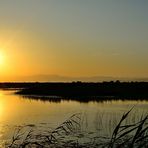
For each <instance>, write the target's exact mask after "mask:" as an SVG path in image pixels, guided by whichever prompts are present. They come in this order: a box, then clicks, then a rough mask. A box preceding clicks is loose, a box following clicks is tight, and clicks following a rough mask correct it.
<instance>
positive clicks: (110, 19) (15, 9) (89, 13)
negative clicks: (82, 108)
mask: <svg viewBox="0 0 148 148" xmlns="http://www.w3.org/2000/svg"><path fill="white" fill-rule="evenodd" d="M147 6H148V2H146V1H144V0H142V1H139V2H138V1H133V0H132V1H130V2H127V1H126V2H120V3H119V2H117V1H113V2H106V1H104V2H103V1H97V0H93V1H91V2H90V1H84V0H82V1H73V2H70V1H68V0H63V2H61V1H59V0H58V1H43V2H41V1H38V0H36V1H34V0H33V1H18V0H15V1H13V3H12V2H11V1H10V2H7V1H1V2H0V20H1V24H0V77H1V78H2V77H6V76H8V77H11V76H14V77H17V76H30V75H38V74H46V75H48V74H49V75H53V74H56V75H62V76H71V77H74V76H77V77H80V76H113V77H147V75H148V68H147V66H148V58H147V55H148V50H147V49H148V42H147V40H148V19H147V13H148V12H147V11H148V10H147ZM4 81H5V80H4Z"/></svg>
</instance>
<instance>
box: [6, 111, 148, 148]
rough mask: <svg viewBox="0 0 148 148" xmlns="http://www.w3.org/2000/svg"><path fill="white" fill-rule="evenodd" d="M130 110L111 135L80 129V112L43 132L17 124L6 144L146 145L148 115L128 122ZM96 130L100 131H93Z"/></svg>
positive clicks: (60, 147) (38, 147) (39, 147)
mask: <svg viewBox="0 0 148 148" xmlns="http://www.w3.org/2000/svg"><path fill="white" fill-rule="evenodd" d="M130 114H131V110H130V111H128V112H126V113H125V114H123V115H122V117H121V119H120V120H119V122H118V123H117V124H116V126H115V128H114V130H113V132H112V134H111V136H110V137H106V136H103V135H102V136H88V134H87V132H86V131H85V132H84V131H83V130H82V126H83V122H82V114H80V113H78V114H74V115H72V116H71V117H70V118H69V119H67V120H66V121H64V122H63V123H62V124H60V125H59V126H58V127H56V128H55V129H52V130H48V129H47V131H46V132H45V131H44V132H40V133H39V134H36V133H35V129H33V128H31V129H30V130H28V131H24V130H23V128H24V127H19V128H18V129H17V130H16V132H15V134H14V136H13V137H12V140H11V141H10V142H8V143H7V144H6V147H9V148H32V147H34V148H56V147H57V148H147V147H148V115H145V116H141V119H140V121H138V122H136V123H132V124H128V123H127V122H126V119H127V118H128V116H130ZM96 132H99V131H96Z"/></svg>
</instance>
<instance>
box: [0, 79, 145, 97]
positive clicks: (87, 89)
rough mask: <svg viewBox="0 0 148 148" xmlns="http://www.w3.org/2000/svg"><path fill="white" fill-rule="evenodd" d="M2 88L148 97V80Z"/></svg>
mask: <svg viewBox="0 0 148 148" xmlns="http://www.w3.org/2000/svg"><path fill="white" fill-rule="evenodd" d="M0 88H3V89H13V88H14V89H16V88H20V89H21V90H19V91H18V92H17V93H18V94H21V95H42V96H62V97H86V96H87V97H89V96H100V97H116V98H118V97H126V98H127V97H129V98H132V97H133V98H148V82H120V81H116V82H113V81H111V82H102V83H86V82H85V83H84V82H71V83H37V82H36V83H0Z"/></svg>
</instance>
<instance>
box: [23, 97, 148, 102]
mask: <svg viewBox="0 0 148 148" xmlns="http://www.w3.org/2000/svg"><path fill="white" fill-rule="evenodd" d="M21 97H22V98H24V99H30V100H37V101H43V102H54V103H60V102H62V101H64V100H66V101H77V102H80V103H88V102H107V101H147V99H144V98H139V99H138V98H135V99H134V98H116V97H110V96H106V97H100V96H89V97H87V96H85V97H60V96H40V95H21Z"/></svg>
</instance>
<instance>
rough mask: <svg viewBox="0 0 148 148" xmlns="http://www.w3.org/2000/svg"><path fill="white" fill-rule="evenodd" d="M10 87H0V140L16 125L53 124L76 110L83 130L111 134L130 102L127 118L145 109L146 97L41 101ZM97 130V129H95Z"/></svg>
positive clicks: (133, 118) (43, 126) (147, 109)
mask: <svg viewBox="0 0 148 148" xmlns="http://www.w3.org/2000/svg"><path fill="white" fill-rule="evenodd" d="M13 93H14V92H13V91H2V90H1V91H0V144H2V143H4V142H5V140H8V139H10V138H11V137H12V135H13V133H14V129H15V128H16V127H17V126H24V125H28V126H30V127H38V128H40V130H41V132H42V130H44V129H48V128H55V127H57V126H58V125H59V124H60V123H62V122H63V121H64V120H66V119H68V118H69V117H70V116H71V115H73V114H75V113H82V114H83V115H84V116H83V117H84V119H85V120H84V122H83V123H84V125H83V126H85V128H84V129H85V130H88V131H96V132H97V133H98V134H103V135H107V136H110V135H111V132H112V130H113V128H114V126H115V125H116V124H117V122H118V120H119V119H120V118H121V115H122V114H123V113H124V112H126V111H127V110H129V109H130V108H131V107H133V105H135V108H134V109H133V111H132V114H131V115H130V116H129V118H128V120H127V122H136V121H138V120H139V119H140V118H141V115H142V114H146V113H148V102H147V101H107V102H103V103H102V102H100V103H98V102H89V103H79V102H76V101H61V102H60V103H55V102H43V101H37V100H29V99H24V98H22V97H21V96H18V95H14V94H13ZM98 131H99V132H98Z"/></svg>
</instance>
